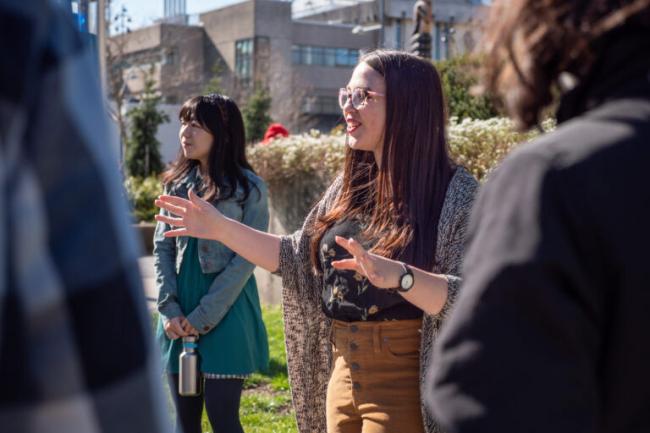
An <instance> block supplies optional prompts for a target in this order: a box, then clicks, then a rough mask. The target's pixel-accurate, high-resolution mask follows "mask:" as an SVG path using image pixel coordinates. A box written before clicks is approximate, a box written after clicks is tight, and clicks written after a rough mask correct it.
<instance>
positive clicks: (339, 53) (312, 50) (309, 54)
mask: <svg viewBox="0 0 650 433" xmlns="http://www.w3.org/2000/svg"><path fill="white" fill-rule="evenodd" d="M291 61H292V62H293V64H294V65H317V66H345V67H349V66H356V64H357V62H358V61H359V51H358V50H355V49H351V48H331V47H314V46H311V45H294V46H292V47H291Z"/></svg>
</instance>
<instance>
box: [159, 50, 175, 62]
mask: <svg viewBox="0 0 650 433" xmlns="http://www.w3.org/2000/svg"><path fill="white" fill-rule="evenodd" d="M176 57H177V54H176V48H169V49H168V50H165V51H164V52H163V54H162V64H163V65H173V64H174V63H176Z"/></svg>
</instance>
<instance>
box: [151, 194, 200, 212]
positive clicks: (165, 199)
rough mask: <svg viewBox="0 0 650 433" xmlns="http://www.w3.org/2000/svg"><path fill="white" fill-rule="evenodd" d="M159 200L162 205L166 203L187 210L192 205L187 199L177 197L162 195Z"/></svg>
mask: <svg viewBox="0 0 650 433" xmlns="http://www.w3.org/2000/svg"><path fill="white" fill-rule="evenodd" d="M158 200H160V201H161V202H162V203H165V204H166V205H172V206H177V207H181V208H184V209H187V208H188V207H189V206H191V205H192V202H191V201H189V200H188V199H186V198H182V197H178V196H175V195H165V194H163V195H161V196H158Z"/></svg>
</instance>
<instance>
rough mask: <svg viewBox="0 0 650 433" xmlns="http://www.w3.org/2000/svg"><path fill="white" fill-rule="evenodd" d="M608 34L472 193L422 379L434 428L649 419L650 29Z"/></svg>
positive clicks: (603, 424)
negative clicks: (546, 112)
mask: <svg viewBox="0 0 650 433" xmlns="http://www.w3.org/2000/svg"><path fill="white" fill-rule="evenodd" d="M619 42H620V43H618V44H617V45H615V46H611V47H609V48H610V49H609V50H607V51H605V54H603V59H604V61H601V63H600V64H599V65H597V68H596V73H595V74H594V75H593V76H592V77H591V78H590V79H589V80H587V81H586V83H585V86H586V87H582V86H581V88H578V89H576V92H578V93H577V95H578V97H577V98H576V99H573V100H572V98H571V97H568V98H564V99H563V101H562V104H563V110H562V111H561V113H562V117H561V118H560V120H563V119H569V118H571V117H573V119H572V120H570V121H566V122H565V123H563V124H562V126H561V127H559V128H558V129H557V130H556V131H555V132H554V133H551V134H549V135H547V136H545V137H542V138H541V139H539V140H537V141H536V142H535V143H532V144H530V145H527V146H524V147H523V148H522V149H520V150H519V151H517V152H516V153H515V154H513V155H512V156H511V157H509V158H508V159H507V161H506V162H504V163H503V165H502V166H501V167H500V168H499V169H498V170H496V171H495V172H494V174H493V176H492V177H491V178H490V179H489V180H488V182H487V184H486V185H485V186H484V187H483V189H482V190H481V192H480V194H479V197H478V199H477V201H476V204H475V208H474V211H473V214H472V217H471V219H470V228H469V233H468V242H469V244H468V248H467V249H466V251H467V253H466V256H465V262H464V267H463V275H464V283H463V287H462V289H461V292H460V293H461V294H460V297H459V299H458V301H457V302H456V306H455V309H454V310H453V313H452V314H451V316H450V318H449V319H448V321H447V323H446V324H445V326H444V327H443V331H442V335H441V336H440V339H439V340H438V345H437V346H436V352H435V353H434V359H435V360H436V362H435V363H433V364H432V365H433V371H430V372H429V373H430V376H429V381H428V385H427V386H426V387H425V388H424V389H428V390H429V391H428V395H427V396H426V398H427V401H428V404H429V405H430V407H432V409H433V411H434V414H435V416H436V418H437V420H438V421H439V422H440V423H441V425H442V429H443V430H444V431H447V432H451V433H473V432H476V433H479V432H480V433H483V432H499V431H507V432H527V433H537V432H539V433H542V432H544V433H546V432H554V433H577V432H581V433H586V432H590V433H596V432H598V433H610V432H611V433H614V432H626V433H633V432H634V433H641V432H650V341H649V337H648V333H649V332H650V230H649V229H648V224H649V223H650V177H649V173H650V171H649V166H650V81H649V80H650V73H649V72H650V56H648V53H650V34H648V32H647V30H646V32H645V34H639V35H638V37H636V36H634V37H630V38H624V39H623V40H621V41H619ZM573 94H574V95H576V93H573ZM567 103H568V104H569V105H566V104H567Z"/></svg>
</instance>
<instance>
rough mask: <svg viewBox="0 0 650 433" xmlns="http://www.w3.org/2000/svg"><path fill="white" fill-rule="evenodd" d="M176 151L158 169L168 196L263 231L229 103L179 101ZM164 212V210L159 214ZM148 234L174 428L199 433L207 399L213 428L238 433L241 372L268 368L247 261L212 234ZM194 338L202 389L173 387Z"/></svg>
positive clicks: (263, 193)
mask: <svg viewBox="0 0 650 433" xmlns="http://www.w3.org/2000/svg"><path fill="white" fill-rule="evenodd" d="M179 118H180V121H181V128H180V131H179V139H180V143H181V149H180V152H179V155H178V158H177V159H176V161H175V162H174V164H173V165H172V167H171V168H170V169H169V170H168V171H167V172H165V173H164V174H163V185H164V190H165V193H166V194H171V195H176V196H179V197H185V198H186V197H187V196H188V192H189V191H190V190H192V191H194V192H196V193H197V194H199V195H201V196H202V197H203V198H204V199H206V200H207V201H209V202H210V203H211V204H212V205H213V206H215V207H216V208H217V209H219V210H220V211H221V212H223V213H224V214H225V215H227V216H228V218H231V219H233V220H236V221H239V222H241V223H243V224H246V225H248V226H250V227H253V228H255V229H258V230H263V231H266V229H267V227H268V221H269V214H268V204H267V189H266V185H265V184H264V182H263V181H262V180H261V179H260V178H259V177H258V176H256V175H255V173H254V171H253V169H252V167H251V166H250V164H249V163H248V161H247V160H246V155H245V151H244V149H245V137H244V124H243V121H242V116H241V113H240V111H239V109H238V108H237V105H236V104H235V103H234V102H233V101H232V100H231V99H229V98H228V97H226V96H223V95H217V94H211V95H207V96H197V97H194V98H191V99H189V100H188V101H187V102H185V104H183V107H182V108H181V111H180V114H179ZM163 212H164V211H163ZM169 230H170V226H169V225H168V224H165V223H161V222H159V223H158V225H157V227H156V232H155V235H154V257H155V269H156V283H157V285H158V289H159V296H158V311H159V312H160V321H159V324H158V332H157V336H158V340H159V342H160V347H161V349H162V361H163V366H164V368H165V371H166V373H167V377H168V381H169V385H170V390H171V393H172V395H173V397H174V403H175V406H176V412H177V420H178V422H177V429H178V431H180V430H181V429H182V431H183V432H184V433H200V432H201V416H202V413H203V405H204V404H205V408H206V412H207V414H208V419H209V420H210V424H211V425H212V427H213V429H215V430H216V431H219V432H225V433H231V432H232V433H241V432H243V430H242V427H241V423H240V422H239V401H240V398H241V392H242V385H243V381H244V379H245V378H246V377H248V376H249V375H250V374H251V373H253V372H254V371H257V370H263V369H265V368H266V367H267V365H268V358H269V355H268V343H267V335H266V330H265V328H264V323H263V322H262V315H261V309H260V302H259V297H258V293H257V285H256V282H255V277H254V275H253V269H254V265H252V264H251V263H249V262H248V261H246V260H244V259H243V258H242V257H240V256H238V255H236V254H235V253H234V252H233V251H232V250H230V249H229V248H227V247H226V246H224V245H223V244H221V243H219V242H216V241H209V240H204V239H197V238H193V237H186V236H184V237H178V238H170V237H165V236H164V234H165V232H167V231H169ZM188 335H197V336H198V337H199V338H198V352H199V357H200V370H201V372H202V375H203V378H204V384H203V393H202V395H201V396H198V397H183V396H180V395H179V394H178V372H179V371H178V368H179V367H178V356H179V354H180V353H181V351H182V338H181V337H184V336H188Z"/></svg>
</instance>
